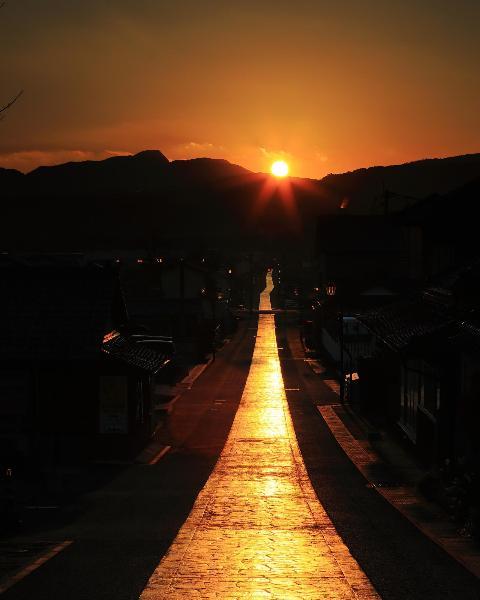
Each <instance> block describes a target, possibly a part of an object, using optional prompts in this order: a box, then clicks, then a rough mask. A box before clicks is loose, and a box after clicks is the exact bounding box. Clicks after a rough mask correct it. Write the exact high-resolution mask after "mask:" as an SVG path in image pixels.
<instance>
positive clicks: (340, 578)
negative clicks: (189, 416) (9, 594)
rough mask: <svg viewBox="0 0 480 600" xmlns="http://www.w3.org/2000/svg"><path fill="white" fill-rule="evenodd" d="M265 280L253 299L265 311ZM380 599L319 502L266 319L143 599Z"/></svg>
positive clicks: (267, 317)
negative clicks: (217, 442)
mask: <svg viewBox="0 0 480 600" xmlns="http://www.w3.org/2000/svg"><path fill="white" fill-rule="evenodd" d="M271 289H272V280H271V276H270V275H268V277H267V288H266V289H265V291H264V292H263V293H262V296H261V299H260V309H262V310H268V309H269V308H270V299H269V294H270V291H271ZM167 598H168V599H169V600H170V599H175V598H179V599H180V598H182V599H183V598H219V599H222V600H227V599H233V598H242V599H246V598H278V599H281V600H287V599H290V598H292V599H293V598H303V599H310V598H311V599H320V598H325V599H329V600H335V599H342V600H343V599H350V598H356V599H362V600H363V599H372V598H379V596H378V595H377V593H376V592H375V590H374V588H373V586H372V585H371V583H370V582H369V580H368V578H367V577H366V576H365V574H364V573H363V571H362V570H361V568H360V567H359V565H358V564H357V562H356V561H355V560H354V559H353V557H352V556H351V554H350V552H349V550H348V548H347V547H346V546H345V544H344V543H343V542H342V540H341V538H340V537H339V535H338V534H337V532H336V530H335V528H334V526H333V524H332V522H331V521H330V519H329V518H328V516H327V514H326V512H325V510H324V508H323V506H322V505H321V504H320V502H319V501H318V499H317V497H316V495H315V492H314V491H313V488H312V486H311V484H310V480H309V478H308V475H307V473H306V470H305V466H304V463H303V460H302V457H301V454H300V451H299V448H298V444H297V440H296V437H295V433H294V430H293V426H292V421H291V418H290V414H289V410H288V405H287V401H286V396H285V389H284V384H283V379H282V372H281V369H280V363H279V358H278V350H277V342H276V336H275V322H274V317H273V315H269V314H263V315H260V316H259V325H258V332H257V340H256V345H255V350H254V355H253V360H252V364H251V367H250V372H249V375H248V379H247V382H246V385H245V389H244V392H243V395H242V399H241V402H240V406H239V409H238V412H237V414H236V417H235V420H234V423H233V426H232V429H231V432H230V435H229V437H228V440H227V443H226V444H225V447H224V450H223V452H222V454H221V456H220V459H219V461H218V463H217V465H216V467H215V468H214V470H213V472H212V474H211V476H210V478H209V479H208V481H207V483H206V485H205V487H204V488H203V490H202V491H201V493H200V494H199V496H198V498H197V501H196V502H195V505H194V507H193V509H192V511H191V513H190V515H189V517H188V519H187V520H186V522H185V524H184V525H183V527H182V528H181V529H180V531H179V533H178V535H177V537H176V538H175V540H174V542H173V543H172V545H171V547H170V549H169V551H168V552H167V554H166V555H165V556H164V557H163V559H162V560H161V562H160V564H159V565H158V567H157V568H156V570H155V572H154V573H153V575H152V576H151V578H150V580H149V582H148V584H147V586H146V588H145V590H144V591H143V593H142V595H141V600H160V599H167Z"/></svg>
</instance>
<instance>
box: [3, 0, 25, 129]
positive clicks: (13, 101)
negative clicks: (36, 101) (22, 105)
mask: <svg viewBox="0 0 480 600" xmlns="http://www.w3.org/2000/svg"><path fill="white" fill-rule="evenodd" d="M5 4H6V0H4V2H0V10H1V9H2V8H3V7H4V6H5ZM22 94H23V90H20V91H19V92H18V94H17V95H16V96H15V98H13V99H12V100H10V102H8V103H7V104H5V106H0V121H1V120H2V119H3V117H4V116H5V115H4V114H3V113H5V112H6V111H7V110H8V109H9V108H10V107H11V106H13V105H14V104H15V102H16V101H17V100H18V99H19V98H20V96H21V95H22Z"/></svg>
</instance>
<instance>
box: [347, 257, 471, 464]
mask: <svg viewBox="0 0 480 600" xmlns="http://www.w3.org/2000/svg"><path fill="white" fill-rule="evenodd" d="M479 283H480V268H479V266H478V264H473V265H471V266H466V267H464V268H459V269H457V270H455V271H454V272H452V273H450V274H449V275H446V276H443V277H442V278H441V280H438V281H437V282H436V283H435V284H434V283H432V284H431V285H430V286H429V287H426V288H424V289H423V290H422V291H420V292H418V293H414V294H412V295H411V296H410V297H407V298H404V299H402V300H400V301H398V302H395V303H393V304H391V305H389V306H384V307H381V308H379V309H377V310H374V311H369V312H365V313H363V314H360V315H358V320H359V321H360V322H361V323H362V324H363V325H364V327H366V328H367V329H368V330H369V332H370V333H371V334H372V336H373V337H374V340H375V341H374V345H373V352H372V353H371V354H370V355H369V356H365V357H363V358H362V360H360V364H359V375H360V387H361V398H362V409H363V411H364V412H366V413H367V414H368V415H369V416H370V417H371V418H373V419H379V418H383V419H384V420H385V421H386V422H387V423H390V424H392V425H394V426H396V427H398V428H399V429H400V430H401V431H402V432H403V434H404V435H405V438H406V439H407V440H408V441H409V443H410V444H411V446H412V447H413V448H414V449H415V452H416V453H417V455H418V456H419V457H420V458H421V459H422V460H423V461H424V462H425V463H427V464H432V463H440V462H442V461H444V460H445V459H447V458H448V459H449V460H460V459H461V458H462V456H465V455H467V454H469V453H471V452H472V451H473V449H474V448H475V452H476V451H477V450H476V441H475V440H476V437H477V436H476V433H474V431H473V429H472V424H473V423H474V422H475V421H474V416H475V418H476V416H478V415H477V413H478V410H477V408H476V407H477V404H478V395H477V391H478V387H477V386H478V384H477V382H476V377H477V374H478V373H479V371H480V337H479V336H480V328H479V325H478V324H479V318H478V301H479V289H480V286H479Z"/></svg>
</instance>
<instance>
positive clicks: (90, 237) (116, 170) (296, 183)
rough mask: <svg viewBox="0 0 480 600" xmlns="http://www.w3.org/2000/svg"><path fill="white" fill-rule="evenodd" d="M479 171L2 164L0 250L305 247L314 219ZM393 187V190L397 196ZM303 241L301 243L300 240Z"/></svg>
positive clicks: (460, 161) (450, 161)
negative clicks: (180, 243)
mask: <svg viewBox="0 0 480 600" xmlns="http://www.w3.org/2000/svg"><path fill="white" fill-rule="evenodd" d="M477 176H480V154H472V155H465V156H458V157H452V158H446V159H432V160H423V161H417V162H413V163H407V164H404V165H395V166H387V167H371V168H369V169H359V170H356V171H352V172H350V173H344V174H339V175H328V176H327V177H324V178H323V179H321V180H312V179H301V178H290V179H288V180H283V181H278V180H275V179H274V178H272V177H271V176H270V175H267V174H263V173H252V172H251V171H249V170H247V169H244V168H243V167H240V166H238V165H234V164H231V163H229V162H228V161H225V160H218V159H208V158H200V159H192V160H177V161H172V162H170V161H169V160H168V159H167V158H166V157H165V156H164V155H163V154H162V153H161V152H160V151H158V150H147V151H144V152H140V153H139V154H136V155H134V156H118V157H112V158H108V159H106V160H102V161H86V162H78V163H66V164H63V165H56V166H51V167H39V168H38V169H35V170H34V171H32V172H30V173H28V174H26V175H23V174H22V173H20V172H18V171H14V170H7V169H0V193H1V202H2V214H3V218H2V219H1V221H0V236H1V238H0V239H1V242H0V250H2V249H6V250H7V249H12V250H15V249H30V250H39V249H58V248H61V249H78V250H82V249H85V248H93V247H102V248H105V247H129V246H138V245H139V244H140V245H145V244H149V243H151V242H153V243H157V242H158V241H159V240H165V239H179V238H181V239H190V240H192V239H204V240H209V241H210V242H212V241H213V243H234V242H235V243H238V244H242V243H252V242H255V241H258V240H261V241H262V243H263V242H264V243H267V244H268V243H274V241H275V240H277V241H278V239H282V240H287V239H288V240H290V241H291V242H292V243H294V244H295V243H298V242H299V241H301V239H302V238H303V237H305V236H306V235H307V234H310V233H311V231H312V229H313V227H314V224H315V220H316V217H317V216H318V215H321V214H332V213H335V212H337V211H339V207H340V205H341V204H342V203H343V206H346V208H345V209H344V210H345V211H347V212H350V213H359V214H369V213H371V212H372V211H376V212H378V211H381V210H383V206H382V195H383V196H385V190H387V193H388V197H389V206H390V208H391V209H397V208H398V209H400V208H403V207H404V206H405V204H406V203H412V202H413V200H408V198H404V197H403V196H408V197H411V198H424V197H426V196H432V195H433V194H445V193H447V192H449V191H451V190H453V189H455V188H458V187H459V186H461V185H463V184H465V183H467V182H468V181H470V180H473V179H474V178H475V177H477ZM393 192H395V193H393ZM295 240H297V242H295Z"/></svg>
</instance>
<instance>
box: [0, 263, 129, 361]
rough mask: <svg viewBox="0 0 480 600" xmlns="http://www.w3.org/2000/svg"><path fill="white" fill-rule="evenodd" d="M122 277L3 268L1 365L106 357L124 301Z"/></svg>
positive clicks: (86, 270) (94, 270)
mask: <svg viewBox="0 0 480 600" xmlns="http://www.w3.org/2000/svg"><path fill="white" fill-rule="evenodd" d="M119 293H120V292H119V285H118V279H117V276H116V275H115V273H114V272H113V271H111V270H110V269H106V268H102V267H99V266H96V265H92V266H89V267H32V266H30V267H28V266H24V267H18V266H17V267H5V268H1V269H0V360H46V361H49V360H67V361H68V360H81V359H94V358H95V357H99V356H100V350H101V346H102V340H103V336H104V335H105V332H106V331H108V330H109V329H111V328H112V308H113V305H114V303H115V301H118V299H119Z"/></svg>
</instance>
